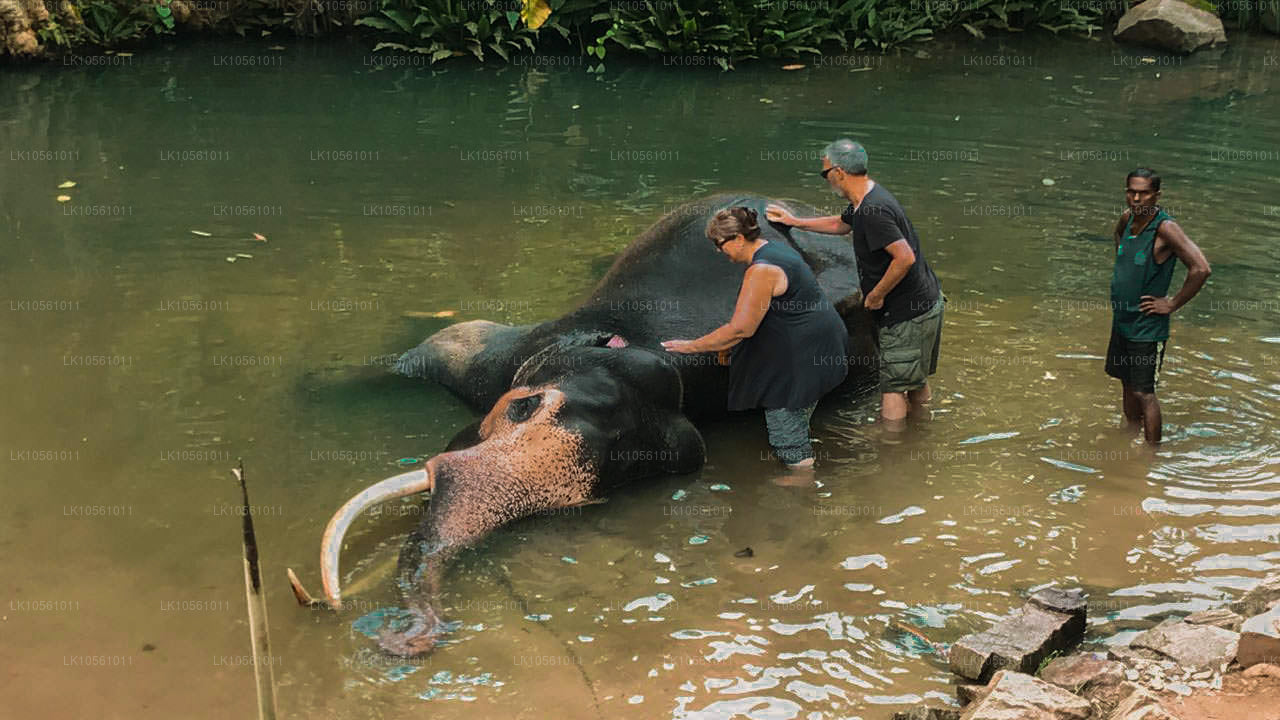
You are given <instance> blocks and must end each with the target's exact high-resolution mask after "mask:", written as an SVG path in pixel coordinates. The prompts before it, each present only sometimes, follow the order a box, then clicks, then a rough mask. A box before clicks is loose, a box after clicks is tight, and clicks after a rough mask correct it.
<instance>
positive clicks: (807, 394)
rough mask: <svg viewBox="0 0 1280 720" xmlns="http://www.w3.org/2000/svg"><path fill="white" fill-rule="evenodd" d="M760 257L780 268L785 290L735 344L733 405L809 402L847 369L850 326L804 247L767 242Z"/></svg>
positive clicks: (753, 260)
mask: <svg viewBox="0 0 1280 720" xmlns="http://www.w3.org/2000/svg"><path fill="white" fill-rule="evenodd" d="M757 263H767V264H769V265H776V266H777V267H779V268H781V269H782V272H784V273H786V276H787V291H786V292H784V293H783V294H781V295H779V296H778V297H775V298H773V300H772V301H771V302H770V303H769V310H768V312H766V313H765V315H764V319H763V320H762V321H761V322H760V327H758V328H757V329H756V332H755V334H754V335H752V336H751V337H749V338H747V339H745V340H743V341H742V342H740V343H738V344H737V345H736V346H734V348H733V355H732V360H731V362H730V365H729V410H750V409H752V408H757V407H763V408H766V409H773V408H788V409H793V410H795V409H800V408H805V407H808V406H810V405H812V404H814V403H816V402H817V401H818V400H819V399H820V398H821V397H822V396H823V395H825V394H827V393H828V392H830V391H831V390H833V389H835V387H836V386H838V385H839V384H840V383H841V382H843V381H844V379H845V376H846V375H847V374H848V372H849V367H848V362H847V357H848V350H847V344H848V340H849V332H848V330H847V329H845V326H844V321H843V320H841V319H840V315H839V314H837V313H836V311H835V308H834V307H832V305H831V302H830V301H829V300H827V296H826V295H825V294H824V293H823V292H822V288H821V287H819V286H818V281H817V279H816V278H814V276H813V271H812V270H810V269H809V266H808V265H806V264H805V262H804V259H803V258H801V257H800V253H798V252H796V251H795V250H794V249H792V248H791V247H789V246H787V245H784V244H781V243H777V242H766V243H765V244H764V245H763V246H761V248H760V249H759V250H756V254H755V255H754V256H753V257H752V258H751V264H752V265H755V264H757Z"/></svg>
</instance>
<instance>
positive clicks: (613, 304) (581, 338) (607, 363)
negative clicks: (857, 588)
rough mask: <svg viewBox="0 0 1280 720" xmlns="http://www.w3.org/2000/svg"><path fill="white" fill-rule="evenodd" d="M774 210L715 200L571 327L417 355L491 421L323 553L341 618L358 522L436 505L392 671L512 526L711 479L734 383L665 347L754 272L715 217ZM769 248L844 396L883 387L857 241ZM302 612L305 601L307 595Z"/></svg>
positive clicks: (774, 235)
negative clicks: (473, 562)
mask: <svg viewBox="0 0 1280 720" xmlns="http://www.w3.org/2000/svg"><path fill="white" fill-rule="evenodd" d="M771 203H772V204H778V205H781V206H783V207H786V208H787V209H789V210H791V212H792V213H793V214H797V215H816V214H818V212H817V211H816V210H815V209H814V208H812V207H809V206H806V205H804V204H803V203H797V202H787V201H781V200H774V199H770V198H766V197H762V196H759V195H754V194H749V193H737V194H719V195H714V196H711V197H707V198H703V199H700V200H695V201H692V202H689V203H686V204H684V205H681V206H679V207H678V208H676V209H674V210H672V211H671V212H669V213H667V214H666V215H665V216H663V217H662V218H661V219H660V220H658V221H657V222H656V223H655V224H654V225H653V226H652V227H650V228H649V229H648V230H647V231H645V232H644V233H643V234H642V235H640V237H638V238H637V239H636V240H635V241H633V242H632V243H631V244H630V245H629V246H628V247H627V248H626V249H625V250H623V252H622V253H621V254H620V255H619V256H618V257H617V259H616V260H615V261H614V263H613V265H612V267H611V268H610V269H609V270H608V272H607V273H606V274H605V275H604V277H603V278H602V279H601V280H600V281H599V283H598V284H597V285H596V286H595V288H594V289H593V290H592V291H591V292H590V295H589V296H588V297H587V299H586V300H585V301H584V302H582V303H581V304H580V305H579V306H578V307H577V308H576V309H574V310H572V311H571V312H569V313H567V314H565V315H564V316H562V317H560V318H557V319H554V320H549V321H547V322H543V323H539V324H534V325H524V326H518V327H512V326H508V325H502V324H498V323H494V322H488V321H484V320H472V321H468V322H461V323H458V324H455V325H451V326H449V327H446V328H444V329H442V330H440V331H438V332H436V333H435V334H433V335H431V336H430V337H428V338H427V339H426V340H424V341H423V342H422V343H421V344H420V345H418V346H417V347H415V348H413V349H411V350H409V351H408V352H405V353H404V354H403V355H402V356H401V357H400V358H399V360H398V362H397V363H396V365H395V368H394V369H395V371H396V372H398V373H399V374H401V375H405V376H408V377H411V378H420V379H426V380H430V381H433V382H436V383H440V384H441V385H444V386H445V387H446V388H448V389H449V390H450V391H452V392H453V393H454V394H455V395H457V396H458V397H459V398H461V399H462V400H463V401H464V402H466V403H467V404H468V405H470V406H471V407H472V408H474V409H475V410H477V411H478V412H480V413H483V414H484V416H483V417H482V418H481V419H480V420H478V421H477V422H475V423H473V424H472V425H470V426H468V427H466V428H465V429H463V430H462V431H460V432H459V433H458V434H457V435H456V436H455V437H454V438H453V439H452V440H451V441H450V442H449V444H448V446H447V447H446V448H445V450H444V451H443V452H441V453H440V454H438V455H436V456H434V457H432V458H431V459H430V460H428V461H427V462H426V463H424V466H423V467H422V468H420V469H418V470H414V471H411V472H407V473H403V474H400V475H396V476H394V477H391V478H388V479H386V480H383V481H381V482H379V483H376V484H374V485H372V486H370V487H369V488H367V489H365V490H364V491H362V492H360V493H358V494H357V495H356V496H354V497H353V498H351V499H350V500H349V501H347V503H346V504H344V505H343V506H342V508H341V509H339V510H338V511H337V513H335V515H334V516H333V518H332V520H330V522H329V524H328V526H327V528H326V530H325V534H324V539H323V541H322V549H321V563H320V564H321V575H322V579H323V583H324V591H325V597H326V599H327V601H328V604H329V605H330V606H331V607H333V608H334V609H338V608H340V607H341V594H340V589H339V572H338V553H339V550H340V548H341V546H342V539H343V535H344V533H345V532H346V530H347V528H348V527H349V526H350V525H351V523H352V521H353V520H354V519H355V518H356V517H357V516H358V515H359V514H360V513H361V512H362V511H364V510H365V509H367V508H369V507H372V506H374V505H375V504H377V503H381V502H384V501H386V500H390V499H393V498H398V497H404V496H407V495H411V494H415V493H430V498H429V502H428V503H427V508H426V512H425V513H424V515H423V519H422V521H421V523H419V525H418V526H417V527H416V528H415V529H414V530H413V531H412V532H411V533H410V535H409V537H408V539H407V540H406V542H405V544H404V546H403V548H402V550H401V553H400V558H399V563H398V569H397V580H396V582H397V584H398V586H399V591H400V594H401V597H402V601H403V604H404V606H405V608H404V612H403V613H402V614H401V616H400V618H399V619H400V622H399V624H398V627H394V628H392V629H388V630H385V631H384V632H383V634H382V636H381V638H380V640H379V644H380V645H381V646H382V647H383V648H384V649H385V650H387V651H388V652H390V653H392V654H396V655H403V656H413V655H418V654H422V653H425V652H428V651H430V650H431V649H432V648H433V647H434V646H435V645H436V642H437V640H438V639H439V638H441V637H442V636H443V634H445V633H446V632H447V629H448V625H447V624H446V623H444V622H443V621H442V619H441V616H440V614H439V613H438V612H437V608H436V606H437V602H438V598H439V594H440V585H441V581H442V578H443V575H444V572H445V570H446V566H447V565H448V563H449V562H450V560H451V559H452V558H453V557H454V556H456V554H457V553H458V552H459V551H460V550H462V549H464V548H467V547H469V546H471V545H474V544H475V543H476V542H477V541H479V540H480V539H481V538H482V537H484V536H485V535H486V534H487V533H489V532H491V531H493V530H495V529H497V528H499V527H500V526H502V525H505V524H507V523H510V522H512V521H515V520H517V519H520V518H523V517H527V516H530V515H533V514H535V513H538V512H544V511H552V510H556V509H561V508H568V507H574V506H578V505H583V504H590V503H593V502H601V501H603V498H605V497H607V495H608V494H609V492H610V491H612V490H614V489H615V488H618V487H620V486H622V485H624V484H626V483H630V482H634V481H639V480H643V479H645V478H652V477H656V476H660V475H663V474H669V473H675V474H680V473H691V472H694V471H697V470H698V469H700V468H701V467H702V464H703V462H704V459H705V445H704V441H703V438H702V435H701V434H700V432H699V431H698V429H697V426H696V425H695V422H703V421H705V420H707V419H711V418H715V417H717V416H723V415H726V414H727V410H726V405H727V402H726V399H727V395H728V382H729V372H728V368H727V367H725V366H724V365H722V364H721V363H720V362H718V360H717V358H716V356H715V354H708V355H677V354H672V353H666V352H664V351H663V349H662V347H661V344H660V343H661V342H662V341H663V340H667V339H671V338H693V337H698V336H700V335H702V334H704V333H706V332H708V331H710V330H712V329H714V328H716V327H718V326H720V325H721V324H723V323H725V322H727V321H728V319H729V317H730V316H731V314H732V312H733V308H734V305H735V301H736V298H737V294H738V289H739V286H740V284H741V282H742V274H743V268H741V267H739V266H737V265H734V264H733V263H731V262H730V261H728V260H727V259H726V258H725V257H723V256H722V255H720V254H719V253H718V252H717V251H716V248H715V247H714V246H713V244H712V243H711V242H710V241H709V240H708V239H707V237H706V234H705V228H706V225H707V221H708V220H709V219H710V218H711V217H712V216H713V215H714V214H715V212H716V211H717V210H720V209H722V208H726V207H731V206H735V205H745V206H748V207H751V208H753V209H755V210H756V211H757V213H758V214H759V217H760V218H764V217H765V212H764V209H765V206H766V205H768V204H771ZM761 230H762V231H763V234H764V237H765V238H766V239H767V240H769V241H770V242H781V243H787V244H789V245H790V246H791V247H793V248H794V249H796V250H797V251H798V252H799V253H800V255H801V256H802V257H803V258H804V260H805V262H806V263H807V264H808V265H809V267H810V269H811V270H812V271H813V273H814V275H815V277H816V278H817V280H818V283H819V285H820V286H821V288H822V290H823V292H824V293H825V294H826V296H827V299H828V300H829V301H830V302H831V303H832V304H833V306H834V307H835V309H836V311H837V313H838V314H839V315H840V316H841V318H842V319H843V320H844V323H845V327H846V329H847V330H848V333H849V342H848V344H847V356H846V357H844V358H828V360H830V361H832V362H847V363H848V366H849V370H850V372H849V374H848V378H847V379H846V380H845V383H844V385H842V386H841V388H840V389H838V390H840V391H848V390H849V389H850V388H866V387H867V386H868V381H869V380H870V381H871V382H874V377H875V372H876V369H877V365H876V360H875V357H876V352H875V341H876V340H875V338H876V336H875V327H874V322H873V320H872V319H871V316H870V313H869V312H868V311H867V310H865V309H864V308H863V307H862V296H861V291H860V289H859V286H858V272H857V266H856V260H855V259H854V253H853V249H852V247H851V245H850V244H849V242H848V241H847V238H841V237H836V236H830V235H822V234H818V233H811V232H807V231H803V230H799V229H796V228H792V227H788V226H784V225H777V224H772V223H762V224H761ZM295 592H296V593H299V598H300V599H301V598H302V597H303V594H305V591H304V590H302V589H301V587H300V586H298V585H297V583H296V581H295Z"/></svg>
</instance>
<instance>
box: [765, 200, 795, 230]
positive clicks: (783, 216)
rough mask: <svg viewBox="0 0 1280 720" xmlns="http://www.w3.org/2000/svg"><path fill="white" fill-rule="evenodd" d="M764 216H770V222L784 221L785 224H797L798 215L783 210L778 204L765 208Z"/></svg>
mask: <svg viewBox="0 0 1280 720" xmlns="http://www.w3.org/2000/svg"><path fill="white" fill-rule="evenodd" d="M764 216H765V217H766V218H769V222H776V223H782V224H783V225H795V224H796V216H795V215H792V214H791V213H789V212H787V211H786V210H783V209H782V208H781V207H779V206H777V205H769V206H768V207H766V208H765V209H764Z"/></svg>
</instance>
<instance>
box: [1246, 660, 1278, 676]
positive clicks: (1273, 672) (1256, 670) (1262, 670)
mask: <svg viewBox="0 0 1280 720" xmlns="http://www.w3.org/2000/svg"><path fill="white" fill-rule="evenodd" d="M1244 676H1245V677H1271V678H1276V679H1277V680H1280V665H1272V664H1271V663H1258V664H1257V665H1254V666H1252V667H1250V668H1248V669H1246V670H1245V671H1244Z"/></svg>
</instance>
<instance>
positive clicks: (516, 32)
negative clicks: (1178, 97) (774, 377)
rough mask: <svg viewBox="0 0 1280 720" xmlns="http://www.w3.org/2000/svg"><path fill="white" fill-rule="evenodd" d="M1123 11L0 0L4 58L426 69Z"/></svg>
mask: <svg viewBox="0 0 1280 720" xmlns="http://www.w3.org/2000/svg"><path fill="white" fill-rule="evenodd" d="M1193 4H1195V5H1196V6H1197V7H1204V8H1207V9H1213V10H1215V11H1216V10H1217V8H1215V6H1213V5H1212V4H1210V3H1207V2H1205V1H1203V0H1198V1H1197V2H1196V3H1193ZM1127 8H1128V3H1127V2H1125V0H1079V1H1078V2H1062V3H1039V4H1038V6H1037V4H1035V3H1027V2H1020V1H1019V0H999V1H998V2H990V3H977V2H969V1H965V0H871V1H870V2H864V3H837V2H835V0H777V1H775V2H769V3H763V4H762V3H757V2H753V1H752V0H661V1H660V2H642V1H641V0H580V1H579V2H566V1H565V0H553V2H551V3H550V4H548V3H547V2H546V1H545V0H461V1H460V2H453V3H445V2H439V0H321V1H320V2H311V1H308V0H285V1H284V2H280V3H267V2H263V0H56V2H54V3H52V6H50V5H49V4H46V3H45V2H44V0H0V58H4V59H7V60H11V61H12V60H14V59H29V60H42V59H43V60H50V59H58V58H60V57H63V56H65V55H68V54H74V55H79V56H108V55H112V54H117V55H118V54H120V53H122V52H142V51H145V50H146V49H147V48H149V47H151V46H153V45H154V44H155V43H156V42H157V41H161V40H179V41H184V40H187V39H190V38H194V37H201V36H236V37H255V38H262V39H263V40H264V48H265V49H266V50H267V51H270V50H271V49H272V48H273V47H275V46H276V45H277V44H278V43H279V42H283V41H287V40H289V39H292V38H299V37H320V36H343V35H354V36H356V37H358V38H360V39H361V40H362V41H363V42H367V43H368V44H369V46H370V47H371V48H373V49H374V50H380V51H390V52H397V51H398V52H402V53H409V54H414V55H418V56H421V57H423V58H426V60H427V62H428V63H430V64H434V63H437V62H442V61H447V60H450V59H453V58H469V59H472V60H477V61H480V62H495V63H512V62H517V61H518V60H519V59H520V58H527V57H528V56H530V55H556V56H563V57H574V58H578V59H581V60H585V61H586V63H587V64H590V65H591V66H592V67H593V68H596V69H598V68H600V67H601V66H602V64H603V62H604V61H605V59H606V57H611V56H614V55H617V54H630V55H637V56H644V57H648V58H651V59H657V58H672V57H676V58H688V57H700V58H704V59H706V61H707V62H708V63H710V64H714V65H717V66H719V67H721V68H723V69H729V68H732V67H734V66H736V65H737V64H739V63H742V62H745V61H752V60H768V59H781V60H799V59H803V58H813V57H819V56H822V55H824V54H832V53H838V52H847V51H866V52H876V51H884V50H886V49H889V48H892V47H897V46H901V45H904V44H914V43H919V42H923V41H928V40H930V39H933V38H935V37H938V36H943V35H947V34H958V35H965V36H968V37H971V38H973V39H974V40H976V41H979V42H981V41H983V40H986V39H987V38H988V37H990V36H998V35H1001V34H1008V33H1017V32H1023V31H1034V32H1043V33H1053V34H1055V35H1071V36H1079V37H1085V38H1090V37H1099V36H1103V35H1109V34H1110V33H1111V31H1112V30H1114V28H1115V24H1116V20H1117V19H1118V18H1119V17H1120V16H1121V15H1122V14H1123V13H1124V11H1125V10H1126V9H1127ZM1219 14H1220V15H1221V17H1222V20H1223V22H1224V23H1225V24H1226V26H1227V28H1228V30H1231V31H1246V30H1248V31H1252V30H1269V31H1271V32H1278V31H1280V0H1259V1H1257V2H1247V3H1238V4H1231V5H1229V6H1228V5H1224V7H1223V9H1222V10H1221V12H1220V13H1219Z"/></svg>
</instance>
